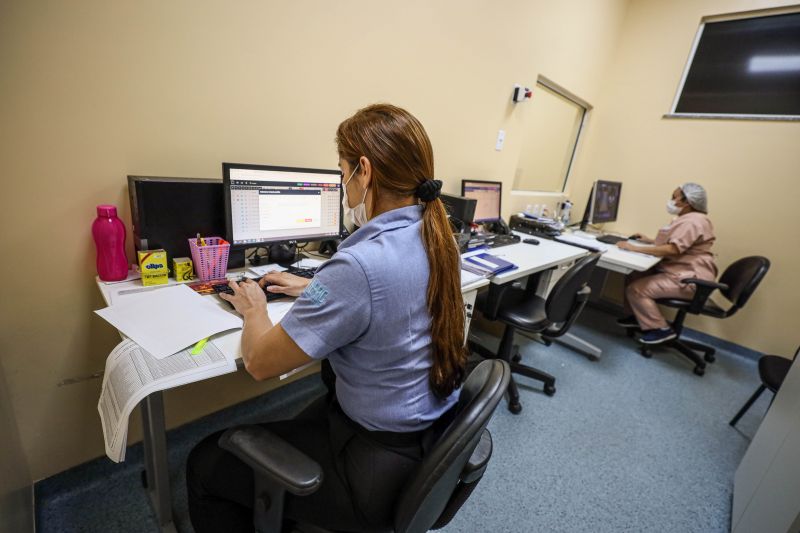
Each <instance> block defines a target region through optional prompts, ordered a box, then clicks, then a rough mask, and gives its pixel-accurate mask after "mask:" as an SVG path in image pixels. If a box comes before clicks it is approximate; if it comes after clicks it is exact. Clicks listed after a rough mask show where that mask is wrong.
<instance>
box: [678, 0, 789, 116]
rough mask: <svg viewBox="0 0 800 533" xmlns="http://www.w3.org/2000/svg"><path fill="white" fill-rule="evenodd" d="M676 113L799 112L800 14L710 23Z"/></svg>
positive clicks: (757, 113)
mask: <svg viewBox="0 0 800 533" xmlns="http://www.w3.org/2000/svg"><path fill="white" fill-rule="evenodd" d="M675 111H676V112H677V113H722V114H746V115H800V13H791V14H788V15H773V16H769V17H758V18H751V19H739V20H730V21H724V22H711V23H706V25H705V28H704V29H703V34H702V36H701V37H700V42H699V44H698V46H697V50H696V52H695V55H694V60H693V61H692V65H691V67H690V68H689V74H688V75H687V77H686V82H685V83H684V86H683V92H682V94H681V97H680V99H679V101H678V105H677V107H676V109H675Z"/></svg>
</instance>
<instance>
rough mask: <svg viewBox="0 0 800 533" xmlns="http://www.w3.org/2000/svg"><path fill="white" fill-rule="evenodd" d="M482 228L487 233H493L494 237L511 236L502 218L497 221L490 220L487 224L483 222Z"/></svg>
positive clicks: (509, 229)
mask: <svg viewBox="0 0 800 533" xmlns="http://www.w3.org/2000/svg"><path fill="white" fill-rule="evenodd" d="M483 227H484V228H485V229H486V231H487V232H489V233H494V234H495V235H511V234H512V233H511V228H509V227H508V224H506V221H505V220H503V219H502V218H498V219H497V220H492V221H489V222H484V223H483Z"/></svg>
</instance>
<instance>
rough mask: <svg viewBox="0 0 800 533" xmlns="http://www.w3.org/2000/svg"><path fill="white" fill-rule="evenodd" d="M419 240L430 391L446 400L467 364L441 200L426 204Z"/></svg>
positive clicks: (452, 246) (456, 268) (456, 275)
mask: <svg viewBox="0 0 800 533" xmlns="http://www.w3.org/2000/svg"><path fill="white" fill-rule="evenodd" d="M422 239H423V241H424V243H425V250H426V252H427V254H428V265H429V269H430V281H429V282H428V312H429V313H430V315H431V338H432V339H433V366H432V367H431V370H430V377H429V379H430V383H431V388H432V389H433V392H434V393H435V394H436V395H437V396H439V397H440V398H446V397H447V396H449V395H450V394H451V393H452V392H453V391H454V390H455V389H457V388H458V387H460V386H461V382H462V381H463V380H464V373H465V368H466V362H467V351H466V349H465V348H464V321H465V320H466V317H465V316H464V301H463V298H462V295H461V279H460V275H461V270H460V259H459V253H458V248H457V246H456V243H455V240H454V239H453V231H452V229H451V228H450V221H449V220H447V213H446V212H445V209H444V204H442V201H441V200H439V199H438V198H436V199H435V200H432V201H430V202H426V203H425V211H424V214H423V216H422Z"/></svg>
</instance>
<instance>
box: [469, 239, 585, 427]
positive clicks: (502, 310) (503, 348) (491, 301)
mask: <svg viewBox="0 0 800 533" xmlns="http://www.w3.org/2000/svg"><path fill="white" fill-rule="evenodd" d="M598 259H599V255H598V254H592V255H588V256H586V257H584V258H582V259H579V260H578V261H577V262H576V263H575V265H573V266H572V267H571V268H570V269H569V270H568V271H567V272H565V273H564V275H563V276H561V278H560V279H559V280H558V281H557V282H556V284H555V285H554V286H553V288H552V290H551V291H550V294H549V295H548V296H547V298H546V299H545V298H542V297H540V296H537V295H536V288H537V283H534V282H533V280H532V279H531V280H529V281H528V284H527V287H525V288H524V289H522V288H517V287H514V286H512V285H510V284H509V285H500V286H497V285H490V287H489V292H488V294H487V293H485V292H484V293H482V294H479V295H478V300H477V302H476V306H477V307H478V308H479V309H480V310H481V312H482V313H483V315H484V316H485V317H486V318H487V319H488V320H496V321H499V322H502V323H504V324H505V329H504V330H503V338H502V339H501V341H500V346H499V348H498V350H497V352H496V353H494V352H492V351H491V350H489V349H488V348H486V347H484V346H481V345H479V344H476V343H473V342H470V343H469V348H470V350H471V351H472V352H474V353H477V354H478V355H480V356H481V357H483V358H485V359H500V360H502V361H505V362H506V363H508V365H509V367H510V368H511V373H512V374H518V375H520V376H525V377H527V378H531V379H534V380H537V381H540V382H542V383H543V384H544V393H545V394H547V395H548V396H552V395H554V394H555V393H556V378H555V377H553V376H552V375H550V374H548V373H547V372H544V371H542V370H539V369H537V368H533V367H530V366H527V365H523V364H521V363H520V356H519V351H518V348H517V347H516V346H515V345H514V333H515V332H516V331H517V330H520V331H526V332H529V333H536V334H539V335H540V336H541V338H542V340H543V342H544V343H545V344H546V345H549V343H551V342H552V339H553V338H556V337H559V336H561V335H563V334H564V333H566V332H567V330H568V329H569V328H570V327H571V326H572V324H573V323H574V322H575V320H576V319H577V318H578V315H580V313H581V311H582V310H583V308H584V307H585V306H586V302H587V301H588V300H589V294H590V293H591V289H590V288H589V287H588V282H589V278H590V277H591V273H592V271H593V270H594V267H595V265H596V264H597V261H598ZM507 399H508V410H509V411H511V413H513V414H518V413H520V412H521V411H522V404H521V403H520V401H519V390H518V388H517V384H516V382H515V381H514V379H513V377H512V378H511V380H510V381H509V384H508V391H507Z"/></svg>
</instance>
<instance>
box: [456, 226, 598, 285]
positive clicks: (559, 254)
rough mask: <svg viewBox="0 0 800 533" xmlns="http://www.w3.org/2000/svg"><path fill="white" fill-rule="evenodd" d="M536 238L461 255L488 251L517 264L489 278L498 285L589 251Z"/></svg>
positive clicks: (562, 262)
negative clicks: (531, 240)
mask: <svg viewBox="0 0 800 533" xmlns="http://www.w3.org/2000/svg"><path fill="white" fill-rule="evenodd" d="M516 234H517V235H519V236H520V237H522V238H523V239H528V238H531V236H530V235H527V234H525V233H516ZM536 240H538V241H539V244H538V245H535V244H525V243H523V242H520V243H518V244H509V245H508V246H501V247H500V248H489V249H488V250H480V251H472V252H467V253H466V254H462V257H463V256H465V255H471V254H474V253H488V254H492V255H496V256H497V257H502V258H503V259H505V260H506V261H510V262H511V263H514V264H515V265H517V267H518V268H516V269H514V270H509V271H508V272H504V273H502V274H499V275H497V276H494V277H493V278H492V279H491V282H492V283H495V284H498V285H499V284H503V283H508V282H509V281H514V280H515V279H518V278H523V277H525V276H529V275H531V274H535V273H537V272H541V271H543V270H547V269H549V268H552V267H555V266H558V265H562V264H564V263H569V262H571V261H574V260H575V259H578V258H580V257H583V256H584V255H587V254H588V253H589V252H588V251H586V250H584V249H583V248H577V247H575V246H570V245H568V244H563V243H560V242H556V241H550V240H547V239H541V238H537V239H536Z"/></svg>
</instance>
